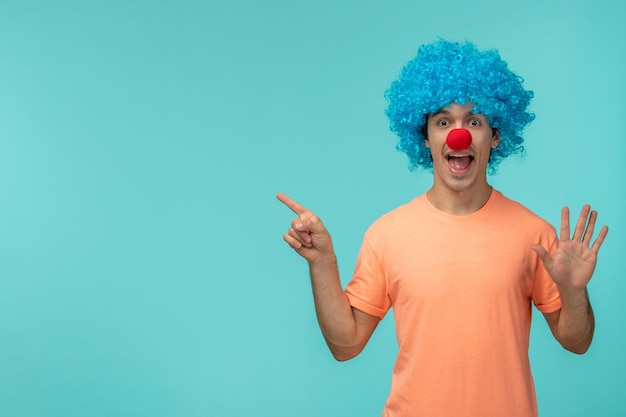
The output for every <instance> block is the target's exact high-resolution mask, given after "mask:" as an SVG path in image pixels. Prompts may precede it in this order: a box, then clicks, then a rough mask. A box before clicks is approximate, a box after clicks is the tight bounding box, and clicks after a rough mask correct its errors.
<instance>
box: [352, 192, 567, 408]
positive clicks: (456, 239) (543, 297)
mask: <svg viewBox="0 0 626 417" xmlns="http://www.w3.org/2000/svg"><path fill="white" fill-rule="evenodd" d="M535 243H538V244H541V245H543V246H544V247H545V248H548V250H549V251H550V252H552V251H553V250H554V248H555V247H556V234H555V231H554V228H553V227H552V226H551V225H549V224H548V223H547V222H546V221H544V220H542V219H541V218H539V217H538V216H536V215H535V214H533V213H532V212H531V211H529V210H528V209H526V208H525V207H523V206H522V205H520V204H519V203H516V202H514V201H512V200H509V199H508V198H506V197H504V196H503V195H502V194H501V193H500V192H498V191H496V190H494V191H493V192H492V193H491V197H490V198H489V200H488V201H487V203H486V204H485V205H484V206H483V207H482V208H481V209H480V210H478V211H477V212H475V213H472V214H470V215H467V216H453V215H449V214H446V213H443V212H441V211H439V210H437V209H436V208H435V207H434V206H432V204H431V203H430V202H429V201H428V198H427V197H426V195H422V196H420V197H417V198H416V199H415V200H413V201H412V202H410V203H409V204H406V205H404V206H401V207H399V208H397V209H396V210H393V211H392V212H390V213H388V214H386V215H384V216H382V217H381V218H380V219H378V220H377V221H376V222H375V223H374V224H373V225H372V226H371V227H370V228H369V230H368V231H367V232H366V234H365V238H364V241H363V245H362V247H361V251H360V253H359V257H358V259H357V263H356V268H355V273H354V277H353V278H352V280H351V281H350V283H349V284H348V286H347V287H346V294H347V295H348V297H349V300H350V303H351V305H352V306H353V307H354V308H357V309H359V310H361V311H364V312H366V313H368V314H371V315H375V316H378V317H380V318H381V319H382V318H383V317H384V316H385V314H386V313H387V311H388V310H389V309H390V308H391V307H393V310H394V317H395V323H396V335H397V339H398V345H399V351H398V356H397V359H396V363H395V366H394V369H393V376H392V384H391V392H390V395H389V398H388V400H387V402H386V404H385V408H384V411H383V416H385V417H409V416H411V417H415V416H427V417H438V416H441V417H450V416H463V417H474V416H475V417H490V416H493V417H513V416H515V417H532V416H536V415H537V404H536V399H535V389H534V384H533V380H532V375H531V372H530V364H529V359H528V343H529V333H530V322H531V301H532V303H534V304H535V306H536V307H537V308H538V309H539V310H540V311H542V312H544V313H549V312H553V311H556V310H558V309H559V308H560V307H561V300H560V297H559V293H558V290H557V288H556V285H555V284H554V282H553V281H552V279H551V278H550V276H549V275H548V273H547V272H546V270H545V269H544V267H543V264H542V262H541V260H540V259H539V258H538V256H537V255H536V254H535V252H534V251H533V250H532V249H531V245H532V244H535Z"/></svg>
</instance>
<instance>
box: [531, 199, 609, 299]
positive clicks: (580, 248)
mask: <svg viewBox="0 0 626 417" xmlns="http://www.w3.org/2000/svg"><path fill="white" fill-rule="evenodd" d="M597 216H598V214H597V212H596V211H595V210H591V207H590V206H589V205H585V206H583V208H582V210H581V212H580V216H579V217H578V221H577V222H576V227H575V229H574V235H573V236H572V237H571V238H570V223H569V209H568V208H567V207H563V209H562V210H561V231H560V236H559V241H558V244H557V249H556V251H555V252H554V254H553V255H552V256H550V254H549V253H548V251H547V250H546V249H545V248H544V247H542V246H540V245H533V250H534V251H535V252H537V254H538V255H539V257H540V258H541V260H542V261H543V264H544V266H545V268H546V270H547V271H548V273H549V274H550V277H552V280H553V281H554V282H555V283H556V284H557V286H558V287H559V289H561V290H565V289H568V290H583V289H585V287H586V286H587V284H588V283H589V281H590V280H591V276H592V275H593V271H594V269H595V267H596V261H597V256H598V251H599V250H600V246H602V242H604V238H605V237H606V235H607V233H608V231H609V229H608V227H607V226H603V227H602V229H600V232H599V233H598V237H597V238H596V240H595V241H594V242H593V244H592V245H591V246H590V244H591V238H592V237H593V229H594V227H595V224H596V218H597Z"/></svg>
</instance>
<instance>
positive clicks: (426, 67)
mask: <svg viewBox="0 0 626 417" xmlns="http://www.w3.org/2000/svg"><path fill="white" fill-rule="evenodd" d="M523 81H524V80H523V79H522V78H521V77H519V76H517V75H516V74H514V73H513V72H512V71H511V70H509V69H508V67H507V64H506V62H504V61H503V60H502V59H501V58H500V55H499V53H498V51H496V50H488V51H479V50H478V49H477V48H476V46H475V45H474V44H472V43H470V42H466V43H456V42H448V41H445V40H438V41H436V42H434V43H432V44H427V45H422V46H420V47H419V49H418V51H417V56H416V57H415V58H414V59H413V60H411V61H409V63H408V64H407V65H406V66H405V67H404V68H403V69H402V72H401V73H400V76H399V78H398V79H397V80H395V81H394V82H393V83H392V84H391V87H390V88H389V90H387V91H386V92H385V98H386V99H387V100H388V102H389V105H388V107H387V109H386V111H385V114H386V115H387V117H389V121H390V128H391V130H392V131H393V132H395V133H396V134H397V135H398V137H399V143H398V145H397V146H396V149H398V150H399V151H402V152H406V154H407V155H408V157H409V168H410V169H411V170H415V169H417V168H420V167H421V168H424V169H432V167H433V161H432V157H431V154H430V149H428V148H427V147H426V145H425V144H424V132H425V125H426V122H427V119H428V115H429V114H432V113H434V112H437V111H439V110H441V109H442V108H443V107H446V106H449V105H450V104H452V103H458V104H461V105H464V104H466V103H471V104H472V106H473V112H474V113H479V114H483V115H484V116H485V117H487V120H488V121H489V125H490V126H491V128H493V129H497V130H498V131H499V132H500V143H499V144H498V146H497V147H496V148H495V149H493V150H492V153H491V158H490V159H489V164H488V168H489V172H490V173H495V171H496V168H497V166H498V164H499V163H500V162H501V161H502V160H503V159H504V158H506V157H508V156H509V155H512V154H516V153H523V152H524V147H523V145H522V144H523V142H524V139H523V138H522V136H521V134H522V132H523V130H524V128H525V127H526V125H528V124H529V123H530V122H531V121H532V120H533V119H534V118H535V115H534V114H533V113H530V112H527V111H526V108H527V106H528V104H529V103H530V100H531V99H532V97H533V92H532V91H527V90H525V89H524V88H523V87H522V83H523Z"/></svg>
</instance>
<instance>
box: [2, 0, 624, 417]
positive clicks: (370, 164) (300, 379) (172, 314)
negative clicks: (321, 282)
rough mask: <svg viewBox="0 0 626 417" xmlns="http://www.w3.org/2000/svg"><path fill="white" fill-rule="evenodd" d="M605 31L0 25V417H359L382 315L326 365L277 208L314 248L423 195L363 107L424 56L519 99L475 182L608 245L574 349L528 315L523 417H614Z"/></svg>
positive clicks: (616, 111) (111, 7)
mask: <svg viewBox="0 0 626 417" xmlns="http://www.w3.org/2000/svg"><path fill="white" fill-rule="evenodd" d="M625 19H626V6H625V3H623V2H620V1H617V0H596V1H576V0H569V1H546V0H530V1H526V2H513V1H511V2H506V1H502V0H498V1H497V0H480V1H475V2H469V1H462V0H451V1H448V2H434V1H416V0H413V1H400V0H391V1H355V0H352V1H324V0H317V1H294V0H291V1H287V0H275V1H265V2H257V1H252V0H238V1H237V0H234V1H229V2H226V1H223V2H219V3H218V2H216V1H209V2H206V1H193V0H179V1H126V0H125V1H120V0H117V1H78V0H76V1H51V2H48V1H36V0H23V1H0V63H1V64H0V196H1V204H0V416H7V417H43V416H46V417H47V416H55V417H57V416H58V417H71V416H77V417H78V416H80V417H84V416H94V417H96V416H107V417H110V416H151V417H160V416H190V417H192V416H193V417H195V416H224V417H227V416H271V417H280V416H285V417H287V416H290V417H291V416H300V417H304V416H329V417H331V416H379V415H380V412H381V409H382V405H383V402H384V400H385V398H386V396H387V394H388V390H389V381H390V373H391V367H392V364H393V359H394V355H395V351H396V345H395V336H394V329H393V323H392V320H391V316H389V317H388V318H387V319H386V320H384V321H383V323H382V324H381V326H379V328H378V329H377V331H376V333H375V334H374V336H373V338H372V340H371V341H370V343H369V345H368V347H367V348H366V350H365V351H364V352H363V353H362V355H361V356H359V357H358V358H357V359H355V360H353V361H350V362H347V363H341V364H340V363H337V362H335V361H334V360H333V359H332V358H331V355H330V353H328V352H327V350H326V347H325V344H324V342H323V339H322V337H321V335H320V332H319V330H318V328H317V323H316V321H315V317H314V311H313V304H312V299H311V294H310V285H309V282H308V277H307V268H306V264H305V263H304V262H303V261H302V260H301V259H300V258H299V257H298V256H297V255H295V254H293V253H292V252H291V250H290V249H289V248H288V247H287V246H286V245H285V244H284V243H283V241H282V237H281V236H282V233H283V232H284V231H285V230H286V229H287V228H288V225H289V222H290V220H291V219H292V215H291V213H290V212H289V210H288V209H286V208H285V207H283V206H282V205H281V204H280V203H279V202H278V201H276V200H275V197H274V195H275V193H276V192H279V191H282V192H286V193H288V194H289V195H291V196H292V197H294V198H296V199H297V200H299V201H300V202H301V203H302V204H305V205H307V206H308V207H309V208H311V209H312V210H314V211H316V212H317V213H318V214H319V215H320V216H321V217H322V219H323V220H324V221H325V223H326V225H327V227H328V228H329V229H330V230H331V232H332V234H333V238H334V242H335V247H336V250H337V253H338V256H339V259H340V270H341V273H342V281H343V282H344V284H345V283H346V282H347V280H348V279H349V277H350V274H351V272H352V267H353V264H354V260H355V257H356V253H357V250H358V248H359V245H360V241H361V237H362V233H363V232H364V231H365V229H366V228H367V226H368V225H369V224H370V223H371V222H372V221H374V220H375V219H376V218H377V217H378V216H380V215H381V214H383V213H384V212H386V211H388V210H390V209H392V208H394V207H396V206H397V205H399V204H402V203H404V202H406V201H408V200H410V199H411V198H413V197H414V196H416V195H417V194H420V193H422V192H423V191H424V190H426V189H427V188H428V187H429V185H430V183H431V181H432V179H431V175H430V174H429V173H425V172H421V173H411V172H409V171H408V170H407V161H406V158H405V156H404V155H402V154H399V153H397V152H396V151H395V149H394V146H395V138H394V137H393V135H392V134H391V133H390V132H389V131H388V128H387V121H386V119H385V117H384V114H383V109H384V106H385V101H384V99H383V97H382V94H383V92H384V90H385V89H386V88H387V87H388V85H389V83H390V82H391V81H392V80H393V79H394V78H395V77H396V75H397V74H398V72H399V70H400V68H401V67H402V66H403V65H404V64H405V63H406V62H407V61H408V60H409V59H410V58H412V57H413V56H414V54H415V51H416V49H417V46H418V45H419V44H421V43H427V42H431V41H433V40H435V39H436V38H437V37H438V36H441V37H444V38H447V39H451V40H466V39H467V40H472V41H474V42H475V43H476V44H477V45H478V46H479V47H480V48H483V49H485V48H497V49H499V50H500V52H501V54H502V56H503V57H504V58H505V59H506V60H507V61H508V62H509V66H510V67H511V68H512V69H513V70H514V71H516V72H517V73H519V74H521V75H523V76H524V78H525V79H526V83H525V85H526V86H527V87H528V88H530V89H532V90H534V91H535V93H536V98H535V100H534V101H533V103H532V110H533V111H535V112H536V114H537V119H536V121H535V122H534V123H533V124H532V125H531V127H530V128H529V129H528V130H527V134H526V139H527V156H526V157H525V158H523V159H513V160H510V161H506V162H505V163H504V164H503V165H502V166H501V169H500V172H499V174H498V175H497V176H495V177H493V179H492V183H493V184H494V185H495V186H496V187H498V188H499V189H501V190H502V191H503V192H505V193H506V194H507V195H508V196H510V197H512V198H514V199H516V200H519V201H521V202H523V203H524V204H526V205H527V206H528V207H529V208H531V209H532V210H534V211H535V212H537V213H538V214H539V215H541V216H543V217H544V218H546V219H548V220H549V221H551V222H552V223H553V224H555V225H558V221H559V212H560V208H561V206H562V205H570V206H571V207H572V210H573V211H575V212H577V211H578V210H579V207H580V206H581V205H582V204H583V203H586V202H588V203H591V204H592V206H593V207H594V208H596V209H597V210H598V211H599V213H600V220H599V221H600V222H601V223H602V224H608V225H609V226H610V228H611V230H610V233H609V236H608V238H607V241H606V243H605V245H604V247H603V248H602V251H601V254H600V259H599V265H598V268H597V270H596V275H595V277H594V279H593V281H592V283H591V284H590V293H591V296H592V300H593V303H594V306H595V311H596V315H597V331H596V337H595V340H594V344H593V346H592V348H591V350H590V351H589V352H588V353H587V354H586V355H584V356H582V357H579V356H574V355H572V354H569V353H567V352H565V351H563V350H562V349H561V348H560V347H559V346H558V344H557V343H556V342H555V341H554V340H553V339H552V336H551V335H550V334H549V331H548V328H547V326H546V325H545V322H544V321H543V319H540V317H539V316H537V318H538V320H536V321H535V322H534V325H533V331H532V336H531V339H532V340H531V344H532V348H531V359H532V364H533V367H534V368H533V369H534V375H535V379H536V385H537V392H538V399H539V406H540V410H541V414H542V415H543V416H589V415H594V416H622V415H625V414H626V399H625V397H624V391H625V388H626V364H625V361H624V352H626V336H625V334H624V328H625V325H624V321H625V319H626V312H625V307H624V306H625V303H624V293H625V290H626V284H625V281H626V277H625V276H624V269H623V261H624V255H625V251H624V233H625V228H626V222H625V220H624V207H625V205H626V193H625V186H624V182H625V180H626V168H625V167H626V164H624V153H625V145H626V135H625V133H624V132H625V131H626V117H625V106H624V99H625V98H626V81H625V77H624V75H625V74H626V29H625V26H624V24H623V22H624V20H625Z"/></svg>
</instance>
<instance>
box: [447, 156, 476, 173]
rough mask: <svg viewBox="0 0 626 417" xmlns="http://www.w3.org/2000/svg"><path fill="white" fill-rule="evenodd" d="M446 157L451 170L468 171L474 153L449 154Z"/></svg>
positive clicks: (456, 171)
mask: <svg viewBox="0 0 626 417" xmlns="http://www.w3.org/2000/svg"><path fill="white" fill-rule="evenodd" d="M446 159H447V160H448V167H449V168H450V170H451V171H452V172H454V173H458V174H462V173H465V172H467V171H468V170H469V167H470V165H472V162H473V161H474V157H473V156H472V155H447V156H446Z"/></svg>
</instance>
